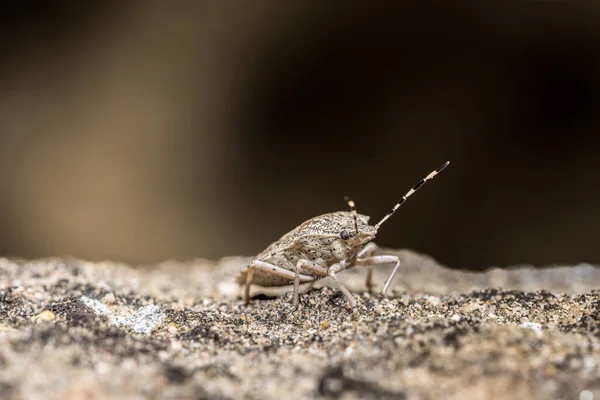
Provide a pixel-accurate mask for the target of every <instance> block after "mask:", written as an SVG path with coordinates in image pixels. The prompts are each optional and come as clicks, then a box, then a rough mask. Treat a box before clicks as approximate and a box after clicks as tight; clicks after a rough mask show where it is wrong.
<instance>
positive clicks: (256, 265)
mask: <svg viewBox="0 0 600 400" xmlns="http://www.w3.org/2000/svg"><path fill="white" fill-rule="evenodd" d="M254 270H259V271H262V272H266V273H268V274H273V275H277V276H281V277H283V278H288V279H289V280H290V282H292V281H294V280H295V279H296V274H295V273H294V272H292V271H289V270H287V269H285V268H281V267H278V266H277V265H275V264H271V263H268V262H266V261H261V260H252V261H251V262H250V264H248V272H247V275H246V286H245V287H244V303H245V304H246V305H247V304H248V303H249V302H250V285H251V284H252V276H253V275H254ZM298 279H299V280H300V281H301V282H312V281H314V280H315V278H314V277H313V276H310V275H305V274H299V275H298Z"/></svg>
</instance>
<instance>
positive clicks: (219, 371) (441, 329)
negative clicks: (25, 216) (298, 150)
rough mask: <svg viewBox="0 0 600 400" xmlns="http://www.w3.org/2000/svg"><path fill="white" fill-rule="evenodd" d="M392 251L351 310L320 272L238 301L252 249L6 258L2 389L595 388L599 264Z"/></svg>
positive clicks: (18, 394)
mask: <svg viewBox="0 0 600 400" xmlns="http://www.w3.org/2000/svg"><path fill="white" fill-rule="evenodd" d="M392 253H395V254H398V255H399V256H400V257H401V259H402V260H403V265H404V273H403V274H402V276H398V277H397V278H396V280H395V282H394V286H393V288H392V289H393V290H391V291H390V296H389V297H388V298H386V299H380V298H378V297H377V296H376V295H371V294H368V293H366V292H364V288H363V280H364V277H365V271H364V270H359V269H355V270H351V271H348V272H347V273H344V274H343V275H341V277H342V279H343V280H344V282H346V283H348V286H349V287H350V288H351V289H353V290H354V291H355V292H356V293H357V295H356V297H357V303H358V313H357V318H356V320H355V319H353V317H352V313H351V312H350V311H349V309H348V308H347V307H348V306H347V301H346V300H345V298H344V297H343V295H341V293H340V292H339V291H338V290H337V289H336V288H335V287H334V286H330V283H329V282H328V281H327V280H325V281H322V282H321V283H320V286H321V287H319V285H317V287H316V289H315V290H313V291H310V292H309V293H307V294H305V295H303V296H302V297H301V303H302V304H301V308H300V309H299V310H297V311H293V309H292V307H291V305H290V304H289V300H290V293H289V291H284V293H283V295H281V296H279V295H278V294H277V293H276V292H280V291H278V290H272V289H271V290H265V291H263V292H260V291H257V290H255V291H254V294H255V297H254V301H253V302H252V303H251V304H250V305H249V306H244V305H243V304H242V303H241V302H240V300H239V297H238V295H239V292H240V291H239V289H238V287H237V286H236V285H235V284H234V283H233V279H234V278H235V275H236V274H237V272H238V271H239V270H240V269H241V267H242V266H243V265H244V262H246V261H247V260H248V259H247V258H238V257H232V258H227V259H223V260H221V261H219V262H217V263H214V262H211V261H207V260H195V261H191V262H187V263H179V262H166V263H163V264H161V265H157V266H149V267H145V268H142V267H141V268H137V269H134V268H131V267H129V266H126V265H122V264H117V263H111V262H103V263H90V262H84V261H80V260H68V259H64V260H63V259H46V260H36V261H19V260H7V259H0V398H2V399H20V398H26V399H41V398H45V399H84V398H85V399H113V398H120V399H139V398H156V399H159V398H160V399H208V398H211V399H219V398H221V399H234V398H236V399H237V398H248V399H253V398H256V399H259V398H260V399H262V398H265V399H282V398H315V397H316V398H337V397H341V398H344V399H354V398H373V399H375V398H379V399H383V398H387V399H405V398H406V399H440V398H450V399H466V398H481V399H486V398H487V399H492V398H493V399H514V398H528V399H548V398H564V399H578V398H580V396H581V395H582V392H583V391H586V390H587V391H589V392H583V396H584V397H585V396H588V398H590V397H589V396H595V398H600V383H598V382H599V380H598V378H599V377H600V292H597V291H594V289H595V288H600V270H598V269H596V268H594V267H592V266H590V265H579V266H573V267H556V268H549V269H540V270H534V269H532V268H527V267H522V268H518V269H511V270H499V269H493V270H490V271H487V272H486V273H465V272H461V271H456V270H450V269H446V268H444V267H442V266H440V265H438V264H436V263H435V261H434V260H432V259H430V258H428V257H425V256H422V255H418V254H415V253H411V252H408V251H398V252H392ZM375 272H376V273H375V281H376V283H377V284H378V286H379V287H380V286H381V284H382V283H383V281H384V280H385V278H386V273H389V269H386V268H381V269H379V270H376V271H375ZM500 288H502V289H500Z"/></svg>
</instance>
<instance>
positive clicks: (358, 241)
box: [237, 161, 450, 308]
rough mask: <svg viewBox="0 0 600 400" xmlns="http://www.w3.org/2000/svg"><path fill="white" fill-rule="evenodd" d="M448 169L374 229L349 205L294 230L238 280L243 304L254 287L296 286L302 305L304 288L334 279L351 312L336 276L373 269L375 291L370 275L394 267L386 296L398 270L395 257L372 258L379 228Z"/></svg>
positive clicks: (369, 283) (350, 298)
mask: <svg viewBox="0 0 600 400" xmlns="http://www.w3.org/2000/svg"><path fill="white" fill-rule="evenodd" d="M448 164H450V162H449V161H447V162H445V163H444V164H442V166H440V167H439V168H438V169H436V170H435V171H432V172H431V173H430V174H429V175H427V176H426V177H425V178H423V179H421V180H420V181H419V183H417V184H416V185H415V186H413V188H412V189H410V190H409V191H408V193H406V194H405V195H404V196H402V199H401V200H400V201H399V202H398V203H396V205H395V206H394V208H392V209H391V210H390V212H388V213H387V214H386V215H385V217H383V218H382V219H381V221H379V222H378V223H377V224H375V225H369V217H368V216H366V215H361V214H358V213H357V212H356V208H355V206H354V202H353V201H352V200H348V205H349V206H350V210H351V211H350V212H348V211H338V212H333V213H329V214H323V215H320V216H318V217H314V218H311V219H309V220H308V221H306V222H304V223H302V224H301V225H300V226H298V227H297V228H296V229H294V230H292V231H290V232H288V233H287V234H285V235H284V236H282V237H281V238H280V239H279V240H278V241H276V242H274V243H272V244H271V245H270V246H269V247H267V248H266V249H265V250H264V251H263V252H262V253H260V254H259V255H257V256H256V257H254V258H253V259H252V260H251V261H250V263H249V264H248V265H247V266H246V267H245V268H244V269H243V270H242V272H241V273H240V274H239V276H238V278H237V282H238V283H239V284H243V285H245V288H244V301H245V303H246V304H248V303H249V301H250V295H249V292H250V285H251V284H256V285H259V286H265V287H272V286H287V285H290V284H292V283H293V284H294V292H293V303H294V306H297V305H298V301H299V285H300V283H309V282H310V283H311V284H312V283H314V282H315V281H317V280H319V279H322V278H325V277H327V276H329V277H331V278H332V279H333V280H334V281H335V282H336V284H337V285H338V287H339V288H340V290H341V291H342V293H343V294H344V296H346V299H348V302H349V303H350V306H351V307H352V308H354V307H355V305H356V301H355V300H354V297H353V296H352V294H351V293H350V291H349V290H348V289H347V288H346V287H345V286H344V285H342V283H341V282H340V281H339V280H338V277H337V274H338V273H340V272H342V271H344V270H346V269H348V268H352V267H354V266H361V267H367V268H369V270H368V273H367V281H366V286H367V288H368V289H369V290H370V289H371V288H372V269H371V267H374V266H377V265H391V264H394V269H393V271H392V273H391V274H390V276H389V277H388V279H387V280H386V282H385V285H384V286H383V289H382V290H381V294H382V295H385V293H386V292H387V290H388V288H389V286H390V283H391V282H392V279H393V278H394V275H396V272H397V271H398V268H399V267H400V260H399V259H398V257H396V256H387V255H374V254H375V252H376V250H377V246H376V245H375V244H374V243H372V242H371V241H372V240H373V239H374V238H375V236H376V235H377V231H378V229H379V227H380V226H381V224H383V223H384V222H385V221H386V220H387V219H388V218H390V217H391V216H392V215H393V214H394V213H395V212H396V210H397V209H398V208H399V207H400V206H401V205H402V204H403V203H404V202H405V201H406V199H407V198H408V197H410V196H411V195H412V194H413V193H414V192H416V191H417V190H418V189H419V188H420V187H421V186H423V185H424V184H425V182H427V181H428V180H429V179H432V178H433V177H434V176H435V175H437V174H438V173H439V172H441V171H442V170H443V169H444V168H446V167H447V166H448Z"/></svg>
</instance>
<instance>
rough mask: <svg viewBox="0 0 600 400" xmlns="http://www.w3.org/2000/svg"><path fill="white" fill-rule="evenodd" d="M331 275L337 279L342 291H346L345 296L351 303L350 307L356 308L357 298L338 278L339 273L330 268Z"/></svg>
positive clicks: (336, 281)
mask: <svg viewBox="0 0 600 400" xmlns="http://www.w3.org/2000/svg"><path fill="white" fill-rule="evenodd" d="M329 276H330V277H331V279H333V280H334V281H335V283H337V285H338V286H339V288H340V290H341V291H342V293H344V296H346V299H347V300H348V303H350V307H352V309H353V310H354V307H356V300H354V297H352V293H350V291H349V290H348V289H346V287H345V286H344V285H342V283H341V282H340V281H339V280H338V278H337V275H336V274H335V272H334V271H331V270H330V271H329Z"/></svg>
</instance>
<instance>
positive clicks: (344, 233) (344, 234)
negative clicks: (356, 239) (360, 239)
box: [340, 229, 350, 240]
mask: <svg viewBox="0 0 600 400" xmlns="http://www.w3.org/2000/svg"><path fill="white" fill-rule="evenodd" d="M340 237H341V238H342V239H343V240H348V239H350V234H349V233H348V231H347V230H345V229H344V230H343V231H341V232H340Z"/></svg>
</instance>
